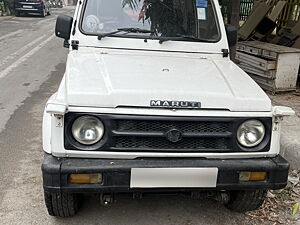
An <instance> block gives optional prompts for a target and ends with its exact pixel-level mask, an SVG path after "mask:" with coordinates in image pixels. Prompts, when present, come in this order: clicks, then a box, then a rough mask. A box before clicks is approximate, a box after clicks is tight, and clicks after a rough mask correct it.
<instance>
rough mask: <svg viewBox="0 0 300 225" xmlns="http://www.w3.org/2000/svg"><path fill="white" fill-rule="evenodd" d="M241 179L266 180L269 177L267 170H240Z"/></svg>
mask: <svg viewBox="0 0 300 225" xmlns="http://www.w3.org/2000/svg"><path fill="white" fill-rule="evenodd" d="M239 179H240V181H264V180H266V179H267V172H247V171H243V172H240V176H239Z"/></svg>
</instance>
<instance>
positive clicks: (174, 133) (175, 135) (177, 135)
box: [165, 128, 182, 143]
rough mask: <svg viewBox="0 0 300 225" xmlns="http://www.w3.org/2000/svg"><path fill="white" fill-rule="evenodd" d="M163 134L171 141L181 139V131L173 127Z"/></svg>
mask: <svg viewBox="0 0 300 225" xmlns="http://www.w3.org/2000/svg"><path fill="white" fill-rule="evenodd" d="M165 135H166V138H167V140H168V141H170V142H173V143H176V142H178V141H180V140H181V139H182V132H181V131H180V130H177V129H175V128H173V129H171V130H168V131H167V132H166V134H165Z"/></svg>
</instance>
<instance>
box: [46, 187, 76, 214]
mask: <svg viewBox="0 0 300 225" xmlns="http://www.w3.org/2000/svg"><path fill="white" fill-rule="evenodd" d="M44 197H45V204H46V207H47V210H48V213H49V215H50V216H56V217H71V216H74V215H75V214H76V213H77V212H78V209H79V200H78V195H77V194H69V193H49V192H44Z"/></svg>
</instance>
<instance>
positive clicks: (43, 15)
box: [41, 7, 47, 17]
mask: <svg viewBox="0 0 300 225" xmlns="http://www.w3.org/2000/svg"><path fill="white" fill-rule="evenodd" d="M46 14H47V13H46V9H45V7H44V8H43V11H42V12H41V17H45V16H46Z"/></svg>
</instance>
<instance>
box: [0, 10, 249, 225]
mask: <svg viewBox="0 0 300 225" xmlns="http://www.w3.org/2000/svg"><path fill="white" fill-rule="evenodd" d="M72 10H73V9H63V10H59V11H55V12H53V15H51V16H49V17H46V18H39V17H20V18H14V17H8V18H0V176H1V177H0V224H5V225H6V224H9V225H10V224H38V225H44V224H103V225H104V224H105V225H117V224H121V225H138V224H143V225H152V224H153V225H154V224H155V225H171V224H172V225H196V224H197V225H201V224H203V225H208V224H217V225H222V224H226V225H229V224H248V222H247V223H246V222H245V216H244V215H241V214H237V213H232V212H230V211H228V210H227V209H225V208H224V207H223V206H222V205H221V204H219V203H217V202H215V201H213V200H209V199H205V200H202V201H199V200H190V199H187V198H184V197H180V196H177V197H156V198H152V199H143V200H128V199H119V200H118V201H117V203H116V204H113V205H111V206H108V207H102V206H100V204H98V203H97V201H96V198H95V197H94V196H85V199H84V200H85V201H84V204H83V206H82V208H81V211H80V213H79V214H78V215H77V216H75V217H74V218H71V219H57V218H53V217H50V216H48V215H47V213H46V209H45V207H44V202H43V194H42V180H41V171H40V165H41V161H42V157H43V153H42V149H41V122H42V112H43V107H44V105H45V102H46V100H47V98H48V97H49V96H50V95H51V94H52V93H53V92H54V91H55V90H56V89H57V87H58V85H59V82H60V80H61V78H62V74H63V72H64V66H65V60H66V54H67V51H66V50H65V49H64V48H62V40H59V39H57V38H55V37H54V36H53V28H54V23H55V17H56V15H57V14H59V13H61V12H64V13H70V12H71V11H72Z"/></svg>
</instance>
